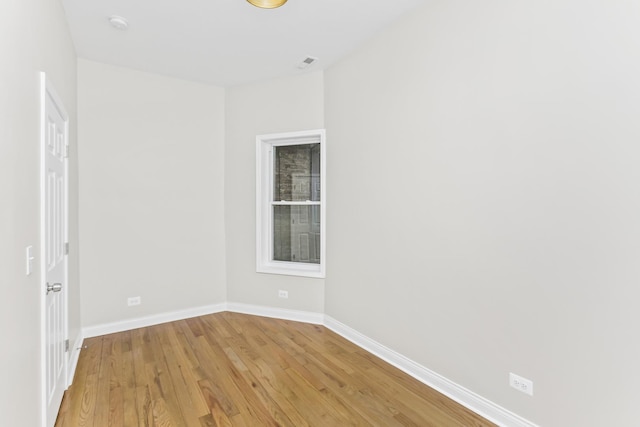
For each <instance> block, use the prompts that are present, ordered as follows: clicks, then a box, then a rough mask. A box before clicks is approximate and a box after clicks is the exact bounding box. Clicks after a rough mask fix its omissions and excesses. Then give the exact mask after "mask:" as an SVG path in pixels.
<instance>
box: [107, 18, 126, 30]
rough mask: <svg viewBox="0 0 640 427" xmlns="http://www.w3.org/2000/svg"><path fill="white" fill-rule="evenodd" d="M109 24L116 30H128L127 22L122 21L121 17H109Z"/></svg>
mask: <svg viewBox="0 0 640 427" xmlns="http://www.w3.org/2000/svg"><path fill="white" fill-rule="evenodd" d="M109 23H110V24H111V26H112V27H113V28H117V29H118V30H126V29H127V28H129V22H127V20H126V19H124V18H123V17H122V16H118V15H112V16H110V17H109Z"/></svg>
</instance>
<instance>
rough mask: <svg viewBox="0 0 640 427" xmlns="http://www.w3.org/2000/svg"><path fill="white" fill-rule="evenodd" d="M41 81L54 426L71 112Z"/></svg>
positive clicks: (48, 371)
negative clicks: (42, 87) (69, 112)
mask: <svg viewBox="0 0 640 427" xmlns="http://www.w3.org/2000/svg"><path fill="white" fill-rule="evenodd" d="M42 84H43V86H44V90H43V91H42V92H43V93H42V97H43V98H44V99H43V100H42V101H43V107H44V108H43V112H42V113H43V114H42V115H43V117H42V118H43V120H42V171H41V173H42V190H41V191H42V207H43V210H42V239H41V244H42V257H41V259H42V268H43V274H42V275H43V279H44V280H43V289H42V295H43V298H44V304H43V305H42V310H43V312H42V332H43V337H42V344H43V348H42V352H43V365H44V366H43V368H44V369H43V376H44V378H43V379H42V383H43V389H44V390H43V399H44V408H43V409H44V414H43V422H44V423H45V427H51V426H53V425H54V424H55V421H56V417H57V415H58V410H59V409H60V404H61V402H62V395H63V394H64V391H65V389H66V387H67V383H66V381H67V354H66V351H67V348H66V340H67V304H66V302H67V291H66V286H67V259H66V258H67V256H66V241H67V165H66V161H67V159H66V157H67V141H68V117H67V115H66V113H65V110H64V108H63V106H62V104H61V103H60V101H59V98H58V97H57V96H56V95H55V92H54V91H53V89H52V88H51V85H50V84H49V83H48V82H47V80H46V78H45V77H44V76H43V78H42Z"/></svg>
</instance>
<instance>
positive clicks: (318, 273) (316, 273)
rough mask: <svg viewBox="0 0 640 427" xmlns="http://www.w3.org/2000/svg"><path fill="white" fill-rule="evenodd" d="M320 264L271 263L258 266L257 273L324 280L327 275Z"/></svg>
mask: <svg viewBox="0 0 640 427" xmlns="http://www.w3.org/2000/svg"><path fill="white" fill-rule="evenodd" d="M322 267H323V266H322V265H320V264H303V263H297V262H270V263H265V264H263V265H258V266H257V268H256V271H257V272H258V273H266V274H280V275H285V276H300V277H310V278H314V279H324V277H325V274H324V271H322Z"/></svg>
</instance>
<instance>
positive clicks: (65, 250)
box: [64, 242, 69, 255]
mask: <svg viewBox="0 0 640 427" xmlns="http://www.w3.org/2000/svg"><path fill="white" fill-rule="evenodd" d="M64 254H65V255H69V242H65V244H64Z"/></svg>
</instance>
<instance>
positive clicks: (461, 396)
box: [69, 302, 537, 427]
mask: <svg viewBox="0 0 640 427" xmlns="http://www.w3.org/2000/svg"><path fill="white" fill-rule="evenodd" d="M223 311H231V312H234V313H243V314H251V315H254V316H264V317H272V318H277V319H285V320H293V321H296V322H306V323H312V324H316V325H324V326H326V327H327V328H329V329H331V330H332V331H334V332H335V333H337V334H338V335H341V336H342V337H344V338H345V339H347V340H349V341H351V342H352V343H354V344H356V345H358V346H359V347H362V348H363V349H365V350H367V351H369V352H370V353H372V354H374V355H376V356H378V357H379V358H381V359H382V360H384V361H386V362H388V363H390V364H391V365H393V366H395V367H397V368H398V369H400V370H402V371H404V372H405V373H407V374H409V375H411V376H412V377H414V378H416V379H417V380H418V381H421V382H422V383H424V384H426V385H428V386H429V387H431V388H433V389H435V390H437V391H439V392H440V393H442V394H444V395H445V396H447V397H449V398H451V399H453V400H455V401H456V402H458V403H460V404H461V405H462V406H464V407H466V408H468V409H470V410H471V411H473V412H475V413H477V414H478V415H480V416H482V417H484V418H486V419H488V420H490V421H492V422H494V423H496V424H497V425H499V426H503V427H537V426H536V424H534V423H532V422H531V421H528V420H526V419H524V418H522V417H520V416H519V415H516V414H514V413H513V412H511V411H508V410H507V409H505V408H503V407H501V406H499V405H496V404H495V403H493V402H491V401H489V400H487V399H485V398H484V397H482V396H480V395H478V394H476V393H474V392H472V391H470V390H468V389H466V388H464V387H462V386H461V385H458V384H456V383H454V382H453V381H451V380H449V379H447V378H445V377H443V376H442V375H440V374H438V373H436V372H433V371H432V370H430V369H428V368H426V367H424V366H422V365H420V364H418V363H416V362H414V361H413V360H411V359H409V358H407V357H405V356H403V355H402V354H400V353H397V352H395V351H394V350H391V349H390V348H388V347H385V346H384V345H382V344H380V343H378V342H376V341H374V340H372V339H371V338H369V337H367V336H365V335H363V334H361V333H360V332H358V331H356V330H355V329H352V328H350V327H349V326H347V325H344V324H342V323H340V322H339V321H337V320H335V319H333V318H332V317H330V316H327V315H324V314H322V313H314V312H309V311H299V310H289V309H284V308H275V307H266V306H259V305H251V304H242V303H234V302H227V303H221V304H214V305H207V306H203V307H196V308H192V309H188V310H180V311H173V312H170V313H162V314H157V315H153V316H146V317H139V318H135V319H129V320H123V321H121V322H113V323H107V324H103V325H96V326H90V327H88V328H83V329H82V333H81V334H80V335H79V336H78V338H77V339H76V343H74V347H73V349H74V351H76V353H74V355H73V361H72V363H71V366H72V368H73V369H70V371H69V372H70V378H69V380H72V379H73V373H74V372H75V369H76V366H77V363H78V356H79V351H77V350H76V349H77V348H78V347H80V346H81V345H82V341H83V338H90V337H96V336H100V335H107V334H112V333H115V332H122V331H128V330H131V329H137V328H143V327H145V326H152V325H158V324H161V323H166V322H173V321H175V320H182V319H188V318H191V317H197V316H204V315H207V314H213V313H220V312H223ZM70 383H71V382H70V381H69V384H70Z"/></svg>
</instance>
